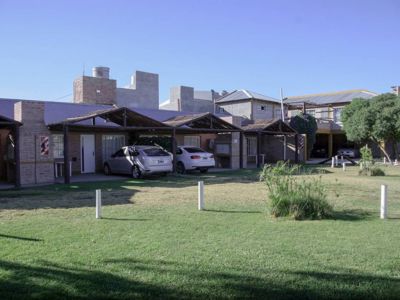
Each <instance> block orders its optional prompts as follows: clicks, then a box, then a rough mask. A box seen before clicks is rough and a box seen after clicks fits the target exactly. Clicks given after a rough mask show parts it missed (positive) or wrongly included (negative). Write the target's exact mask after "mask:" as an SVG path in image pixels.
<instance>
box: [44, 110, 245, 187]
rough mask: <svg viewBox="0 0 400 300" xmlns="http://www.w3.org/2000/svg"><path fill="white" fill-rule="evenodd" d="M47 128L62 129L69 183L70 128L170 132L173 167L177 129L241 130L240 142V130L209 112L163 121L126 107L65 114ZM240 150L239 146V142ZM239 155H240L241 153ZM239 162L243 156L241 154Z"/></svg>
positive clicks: (212, 131) (196, 131)
mask: <svg viewBox="0 0 400 300" xmlns="http://www.w3.org/2000/svg"><path fill="white" fill-rule="evenodd" d="M48 128H49V129H50V130H54V131H63V134H64V174H65V176H64V182H65V183H70V175H69V174H70V170H69V168H70V166H69V153H68V152H69V151H68V147H69V139H68V133H69V132H70V131H76V132H85V131H91V132H103V131H105V130H107V131H115V132H141V133H158V134H168V135H170V136H171V144H172V154H173V158H174V159H173V167H174V171H175V170H176V148H177V145H176V134H177V133H182V134H185V133H194V132H195V133H223V132H226V133H228V132H229V133H232V132H240V133H241V135H240V140H241V142H240V145H242V143H243V142H242V140H243V138H242V130H241V129H240V128H238V127H236V126H234V125H232V124H230V123H228V122H226V121H224V120H222V119H220V118H218V117H216V116H214V115H213V114H211V113H204V114H191V115H180V116H176V117H173V118H171V119H168V120H166V121H164V122H160V121H157V120H154V119H152V118H150V117H147V116H145V115H143V114H140V113H138V112H136V111H134V110H131V109H129V108H125V107H121V108H111V109H106V110H99V111H94V112H91V113H89V114H86V115H83V116H79V117H73V118H67V119H65V120H63V121H61V122H57V123H53V124H49V125H48ZM241 151H242V146H241ZM241 157H242V155H241ZM241 166H242V158H241Z"/></svg>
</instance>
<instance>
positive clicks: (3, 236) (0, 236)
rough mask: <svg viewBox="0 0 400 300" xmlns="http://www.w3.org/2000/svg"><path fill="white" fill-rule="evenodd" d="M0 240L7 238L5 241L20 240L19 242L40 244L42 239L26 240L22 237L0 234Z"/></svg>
mask: <svg viewBox="0 0 400 300" xmlns="http://www.w3.org/2000/svg"><path fill="white" fill-rule="evenodd" d="M0 238H7V239H14V240H21V241H28V242H42V241H43V240H42V239H36V238H27V237H23V236H16V235H8V234H1V233H0Z"/></svg>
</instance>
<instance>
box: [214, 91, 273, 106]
mask: <svg viewBox="0 0 400 300" xmlns="http://www.w3.org/2000/svg"><path fill="white" fill-rule="evenodd" d="M248 99H255V100H261V101H268V102H274V103H280V101H279V100H278V99H275V98H272V97H269V96H265V95H262V94H259V93H255V92H251V91H249V90H235V91H233V92H231V93H229V94H227V95H225V96H223V97H221V98H219V99H218V100H217V101H216V102H217V103H223V102H232V101H241V100H248Z"/></svg>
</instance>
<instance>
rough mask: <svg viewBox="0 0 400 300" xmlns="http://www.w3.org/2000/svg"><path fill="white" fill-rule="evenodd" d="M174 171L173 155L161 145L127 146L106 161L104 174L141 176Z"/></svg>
mask: <svg viewBox="0 0 400 300" xmlns="http://www.w3.org/2000/svg"><path fill="white" fill-rule="evenodd" d="M169 172H172V157H171V154H170V153H168V152H166V151H165V150H163V149H162V148H160V147H155V146H125V147H122V148H121V149H119V150H118V151H117V152H115V153H114V154H113V155H112V156H111V158H109V159H108V160H107V161H106V162H105V163H104V174H106V175H109V174H113V173H116V174H129V175H131V176H132V177H133V178H140V177H142V176H143V175H148V174H163V175H164V174H167V173H169Z"/></svg>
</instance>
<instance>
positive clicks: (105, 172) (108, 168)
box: [103, 164, 111, 176]
mask: <svg viewBox="0 0 400 300" xmlns="http://www.w3.org/2000/svg"><path fill="white" fill-rule="evenodd" d="M103 171H104V175H107V176H108V175H111V169H110V166H109V165H107V164H106V165H104V169H103Z"/></svg>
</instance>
